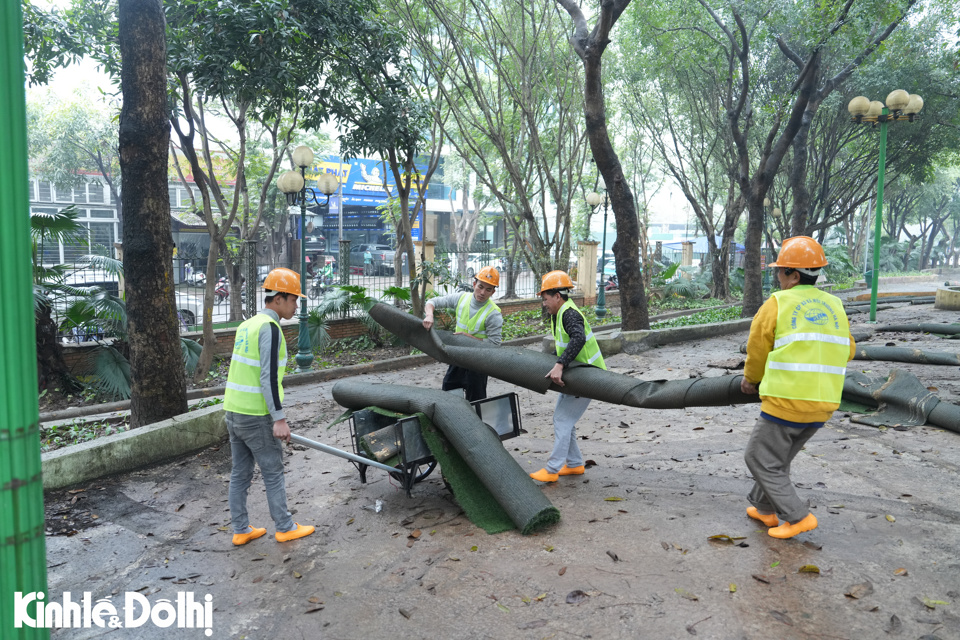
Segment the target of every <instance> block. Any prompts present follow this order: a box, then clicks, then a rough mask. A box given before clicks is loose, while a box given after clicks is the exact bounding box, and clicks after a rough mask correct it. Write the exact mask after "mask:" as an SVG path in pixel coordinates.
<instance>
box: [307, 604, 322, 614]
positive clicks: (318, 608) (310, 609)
mask: <svg viewBox="0 0 960 640" xmlns="http://www.w3.org/2000/svg"><path fill="white" fill-rule="evenodd" d="M317 611H323V605H322V604H320V605H317V606H315V607H310V608H309V609H307V610H306V611H304V613H316V612H317Z"/></svg>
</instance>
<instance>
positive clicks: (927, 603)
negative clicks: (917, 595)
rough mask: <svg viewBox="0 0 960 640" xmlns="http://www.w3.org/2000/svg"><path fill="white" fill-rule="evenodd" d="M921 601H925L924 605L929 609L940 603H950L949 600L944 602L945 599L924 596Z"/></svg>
mask: <svg viewBox="0 0 960 640" xmlns="http://www.w3.org/2000/svg"><path fill="white" fill-rule="evenodd" d="M921 602H923V606H925V607H926V608H928V609H936V608H937V605H938V604H950V603H949V602H944V601H943V600H932V599H930V598H924V599H923V600H922V601H921Z"/></svg>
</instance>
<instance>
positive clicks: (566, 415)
mask: <svg viewBox="0 0 960 640" xmlns="http://www.w3.org/2000/svg"><path fill="white" fill-rule="evenodd" d="M589 406H590V398H578V397H577V396H568V395H567V394H565V393H561V394H560V395H559V396H558V397H557V406H556V407H555V408H554V410H553V452H552V453H551V454H550V459H549V460H547V471H549V472H550V473H556V472H557V471H560V467H562V466H563V465H564V464H566V465H567V466H568V467H579V466H582V465H583V455H582V454H581V453H580V447H578V446H577V420H579V419H580V416H582V415H583V414H584V412H586V410H587V407H589Z"/></svg>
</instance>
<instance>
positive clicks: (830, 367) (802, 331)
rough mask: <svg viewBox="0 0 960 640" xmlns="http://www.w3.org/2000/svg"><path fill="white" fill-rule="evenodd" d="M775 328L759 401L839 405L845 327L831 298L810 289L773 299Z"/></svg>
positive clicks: (801, 288)
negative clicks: (775, 314) (785, 399)
mask: <svg viewBox="0 0 960 640" xmlns="http://www.w3.org/2000/svg"><path fill="white" fill-rule="evenodd" d="M773 296H774V297H775V298H776V299H777V328H776V332H775V334H774V342H773V351H771V352H770V353H769V355H768V356H767V364H766V367H765V368H764V372H763V380H761V381H760V395H761V396H771V397H775V398H790V399H792V400H809V401H812V402H831V403H835V404H838V405H839V404H840V396H841V394H842V393H843V379H844V376H845V375H846V373H847V360H848V358H849V357H850V323H849V321H848V320H847V314H846V313H844V311H843V303H842V302H841V301H840V299H839V298H837V297H836V296H832V295H830V294H829V293H825V292H823V291H820V290H819V289H817V288H816V287H813V286H810V285H797V286H795V287H793V288H791V289H787V290H786V291H777V292H775V293H774V294H773Z"/></svg>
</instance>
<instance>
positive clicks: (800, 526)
mask: <svg viewBox="0 0 960 640" xmlns="http://www.w3.org/2000/svg"><path fill="white" fill-rule="evenodd" d="M816 528H817V517H816V516H815V515H813V514H812V513H808V514H807V517H806V518H804V519H803V520H800V521H799V522H797V523H795V524H790V523H789V522H784V523H783V524H782V525H780V526H779V527H774V528H773V529H769V530H768V531H767V533H768V534H770V535H771V536H773V537H774V538H780V539H786V538H792V537H793V536H795V535H797V534H798V533H803V532H804V531H813V530H814V529H816Z"/></svg>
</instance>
